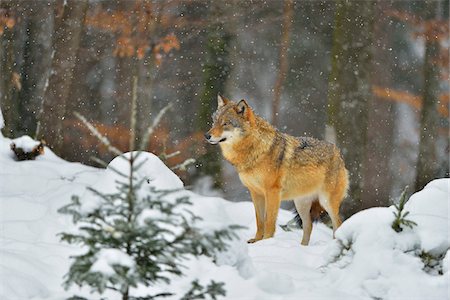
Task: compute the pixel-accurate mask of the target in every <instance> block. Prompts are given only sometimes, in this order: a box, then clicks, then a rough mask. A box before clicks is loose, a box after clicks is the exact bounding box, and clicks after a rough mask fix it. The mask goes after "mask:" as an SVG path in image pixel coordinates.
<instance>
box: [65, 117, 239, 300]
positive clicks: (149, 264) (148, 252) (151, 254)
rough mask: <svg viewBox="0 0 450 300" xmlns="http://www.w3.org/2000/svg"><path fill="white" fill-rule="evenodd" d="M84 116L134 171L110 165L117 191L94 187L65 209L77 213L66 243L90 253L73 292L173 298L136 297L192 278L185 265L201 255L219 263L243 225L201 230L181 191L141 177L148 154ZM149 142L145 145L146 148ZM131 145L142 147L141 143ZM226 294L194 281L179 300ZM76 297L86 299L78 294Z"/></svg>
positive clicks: (74, 268) (76, 269)
mask: <svg viewBox="0 0 450 300" xmlns="http://www.w3.org/2000/svg"><path fill="white" fill-rule="evenodd" d="M76 116H77V117H78V118H79V119H80V120H81V121H82V122H83V123H84V124H85V125H86V126H87V127H88V129H89V130H90V131H91V132H92V134H93V135H94V136H96V137H97V138H98V139H99V140H100V141H101V142H102V144H104V145H105V146H106V147H107V148H108V149H109V150H110V152H112V153H114V154H116V155H119V158H117V159H124V160H127V162H128V163H127V165H128V166H129V168H127V169H128V170H123V169H122V168H116V167H115V166H113V165H111V164H110V165H109V166H108V170H109V175H110V176H112V177H111V179H112V182H113V183H115V186H116V187H115V188H109V189H108V192H107V193H106V192H104V191H100V190H96V189H93V188H90V189H89V191H90V193H91V195H90V197H89V198H88V199H80V197H78V196H73V197H72V202H71V203H70V204H68V205H66V206H64V207H62V208H61V209H60V210H59V212H60V213H63V214H68V215H71V216H72V220H73V222H74V223H75V225H76V228H77V230H76V231H75V232H64V233H61V235H60V236H61V239H62V240H63V241H66V242H67V243H69V244H76V245H79V246H82V247H83V248H85V249H86V251H84V253H83V254H80V255H75V256H73V257H72V259H73V263H72V265H71V267H70V270H69V272H68V273H67V274H66V276H65V282H64V285H65V287H66V288H68V287H70V286H71V285H73V284H77V285H79V286H90V287H91V290H92V291H94V292H97V293H99V294H102V295H103V294H104V292H105V291H106V290H110V291H115V292H117V293H119V294H120V295H121V296H122V299H123V300H131V299H133V300H141V299H142V300H143V299H155V298H160V297H167V296H170V295H173V293H171V292H163V293H156V294H153V295H146V296H139V297H135V296H133V295H132V293H130V290H131V289H132V288H136V287H138V286H146V287H152V286H156V284H160V283H161V282H164V283H167V284H168V283H170V280H171V278H172V277H173V276H174V275H175V276H182V275H184V271H185V269H184V266H183V262H184V261H186V260H187V259H188V258H189V257H198V256H200V255H206V256H210V257H214V256H215V255H216V254H217V253H218V252H220V251H225V250H226V249H227V241H228V240H231V239H233V238H235V237H236V234H235V233H234V230H236V229H238V228H240V227H239V226H228V227H224V228H222V229H220V230H215V231H212V232H205V231H204V230H201V229H200V228H199V227H198V224H199V221H200V220H201V218H200V217H198V216H196V215H195V214H194V213H193V212H192V211H191V210H190V206H191V205H192V203H191V202H190V200H189V197H188V196H186V194H183V193H180V192H181V191H179V190H165V191H164V190H160V191H157V190H155V188H154V187H152V186H151V185H149V183H150V182H149V180H148V179H147V178H145V177H143V176H141V175H140V172H139V168H140V167H142V166H143V165H144V163H145V160H144V161H142V160H139V156H140V155H142V153H144V152H131V153H129V154H122V153H121V152H120V150H119V149H117V148H116V147H114V146H113V145H112V144H111V143H110V142H109V140H108V139H107V138H106V137H105V136H103V135H102V134H101V133H100V132H99V131H98V130H97V129H96V128H95V127H94V126H93V125H92V124H91V123H89V122H88V121H87V120H86V119H85V118H84V117H83V116H81V115H80V114H76ZM132 123H133V122H132ZM153 126H154V124H153ZM146 142H147V140H145V139H144V141H143V143H146ZM130 145H131V146H134V142H130ZM97 161H99V160H97ZM102 164H104V163H102ZM105 165H106V164H105ZM127 171H128V172H127ZM108 180H109V179H108ZM108 182H109V181H108ZM108 186H111V185H108ZM176 195H179V196H176ZM86 203H88V204H87V206H88V207H89V208H88V209H86V205H85V204H86ZM224 295H225V289H224V284H223V283H221V282H215V281H211V282H210V283H209V284H208V285H207V286H206V287H203V286H202V285H201V284H200V283H199V282H198V281H197V280H194V281H193V282H192V287H191V288H190V290H189V291H187V292H186V294H185V295H177V296H179V298H180V299H185V300H189V299H206V298H210V299H216V298H217V297H218V296H224ZM73 299H84V298H82V297H79V296H74V297H73Z"/></svg>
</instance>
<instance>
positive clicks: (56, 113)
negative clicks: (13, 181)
mask: <svg viewBox="0 0 450 300" xmlns="http://www.w3.org/2000/svg"><path fill="white" fill-rule="evenodd" d="M87 7H88V1H87V0H67V3H66V5H65V6H64V13H63V16H62V19H61V22H60V24H59V26H58V28H57V30H56V34H55V36H54V43H53V51H54V57H53V61H52V71H51V74H50V78H49V81H48V88H47V90H46V91H45V99H44V101H43V103H42V110H41V112H40V114H39V124H38V128H37V133H36V135H37V137H38V138H41V139H44V140H45V141H46V142H47V145H49V146H50V147H51V148H52V149H53V150H54V151H55V152H56V153H60V151H61V149H62V146H63V120H64V118H65V115H66V101H67V98H68V96H69V93H70V86H71V82H72V78H73V71H74V67H75V63H76V61H77V52H78V48H79V46H80V39H81V33H82V30H83V24H84V17H85V15H86V10H87Z"/></svg>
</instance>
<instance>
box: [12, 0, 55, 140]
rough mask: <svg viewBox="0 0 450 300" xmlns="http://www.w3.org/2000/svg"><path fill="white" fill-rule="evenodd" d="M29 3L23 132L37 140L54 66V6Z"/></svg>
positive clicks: (21, 99)
mask: <svg viewBox="0 0 450 300" xmlns="http://www.w3.org/2000/svg"><path fill="white" fill-rule="evenodd" d="M25 3H26V9H27V13H28V15H29V17H28V18H27V20H26V29H27V30H26V35H27V36H26V42H25V49H24V64H23V71H22V74H23V76H22V89H21V90H20V93H19V98H20V115H21V126H22V131H23V132H24V133H26V134H28V135H31V136H33V135H34V134H35V133H36V124H37V113H38V111H39V108H40V106H41V103H42V101H43V100H44V93H45V83H46V82H47V80H48V76H49V74H50V67H51V63H52V60H51V52H52V33H53V9H54V7H53V2H40V1H36V2H34V1H30V2H25Z"/></svg>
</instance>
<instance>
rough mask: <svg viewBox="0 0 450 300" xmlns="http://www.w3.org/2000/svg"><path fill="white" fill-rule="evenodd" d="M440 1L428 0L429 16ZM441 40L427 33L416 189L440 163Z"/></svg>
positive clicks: (424, 182) (434, 14)
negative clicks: (439, 60)
mask: <svg viewBox="0 0 450 300" xmlns="http://www.w3.org/2000/svg"><path fill="white" fill-rule="evenodd" d="M439 5H440V1H431V0H430V1H427V2H426V8H427V9H426V12H427V16H426V20H427V21H430V20H432V19H433V18H436V17H439V16H438V10H439V8H440V7H439ZM439 53H440V44H439V40H438V38H437V37H436V36H434V35H433V33H432V30H431V31H430V32H427V33H426V41H425V62H424V83H423V97H422V109H421V112H420V142H419V157H418V160H417V173H416V174H417V175H416V182H415V190H416V191H418V190H421V189H422V188H423V187H424V186H425V185H426V184H427V183H428V182H430V181H431V180H433V179H434V178H436V175H437V173H438V170H439V164H438V161H437V155H436V141H437V134H438V118H439V115H438V112H437V108H438V103H439V94H440V87H439V74H440V72H439V65H438V64H437V63H436V62H437V60H438V59H439Z"/></svg>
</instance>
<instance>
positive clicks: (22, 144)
mask: <svg viewBox="0 0 450 300" xmlns="http://www.w3.org/2000/svg"><path fill="white" fill-rule="evenodd" d="M11 143H14V145H16V148H21V149H22V150H23V151H25V152H31V151H33V149H34V148H36V147H37V146H39V144H40V143H41V142H38V141H35V140H33V139H32V138H31V137H29V136H28V135H24V136H21V137H19V138H16V139H14V140H12V141H11Z"/></svg>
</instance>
